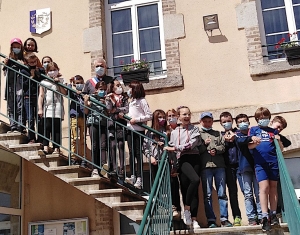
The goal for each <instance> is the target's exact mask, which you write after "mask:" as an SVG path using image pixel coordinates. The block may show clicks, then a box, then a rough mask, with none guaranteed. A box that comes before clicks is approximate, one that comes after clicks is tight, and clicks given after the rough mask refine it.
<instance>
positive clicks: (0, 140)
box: [0, 132, 27, 147]
mask: <svg viewBox="0 0 300 235" xmlns="http://www.w3.org/2000/svg"><path fill="white" fill-rule="evenodd" d="M26 142H27V137H26V136H25V135H22V134H21V133H20V132H18V133H4V134H0V144H1V145H3V146H5V147H8V146H9V145H18V144H23V143H26Z"/></svg>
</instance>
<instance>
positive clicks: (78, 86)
mask: <svg viewBox="0 0 300 235" xmlns="http://www.w3.org/2000/svg"><path fill="white" fill-rule="evenodd" d="M83 86H84V84H76V90H77V91H82V89H83Z"/></svg>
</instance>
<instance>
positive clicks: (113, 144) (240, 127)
mask: <svg viewBox="0 0 300 235" xmlns="http://www.w3.org/2000/svg"><path fill="white" fill-rule="evenodd" d="M34 52H35V53H37V44H36V41H35V40H34V39H33V38H29V39H27V40H26V41H25V43H24V46H23V44H22V42H21V40H20V39H18V38H14V39H12V40H11V47H10V55H9V58H6V59H5V61H4V63H5V64H6V65H7V66H8V67H10V69H7V68H6V67H5V68H4V70H5V72H6V77H7V80H6V89H5V98H6V100H7V109H8V116H9V118H10V127H11V130H10V131H9V132H16V131H20V132H23V131H24V127H25V126H26V122H27V125H28V128H29V131H28V140H29V143H34V142H39V143H42V144H43V146H44V147H43V150H40V151H39V154H41V155H42V154H43V155H45V154H48V153H49V151H50V150H49V140H51V141H52V142H53V148H54V153H59V152H60V147H59V146H60V145H61V123H62V121H63V120H64V113H65V110H64V102H63V96H62V95H66V94H67V93H68V94H69V96H70V98H71V102H70V110H69V115H70V117H69V118H70V123H71V125H70V129H71V130H70V131H71V153H72V154H71V164H81V165H82V166H83V167H86V166H87V164H86V161H85V158H86V157H87V153H86V151H87V148H86V132H87V130H88V131H89V136H90V140H91V153H92V154H91V155H92V159H91V160H92V161H93V163H94V165H96V166H101V167H103V168H104V169H106V170H109V171H112V174H118V176H119V177H123V176H124V174H125V172H124V171H125V165H124V164H125V162H124V153H125V140H126V141H127V143H128V149H129V154H130V155H129V156H130V159H129V161H130V177H127V178H126V179H125V181H127V182H128V183H131V184H133V185H134V186H135V187H137V188H141V187H142V185H143V182H142V176H143V174H142V167H141V166H142V160H143V154H144V155H145V156H146V157H148V159H149V162H151V168H152V174H153V176H155V174H156V171H157V166H158V162H159V160H160V156H161V154H162V152H163V150H167V151H168V152H169V159H170V163H171V167H172V169H171V176H172V177H171V186H172V202H173V208H174V211H173V215H174V217H178V216H179V211H180V202H179V201H180V198H179V196H178V190H177V189H178V188H179V184H180V188H181V192H182V198H183V202H184V213H183V220H184V222H185V224H187V225H192V226H193V227H194V229H195V228H199V227H200V226H199V224H198V222H197V220H196V217H197V210H198V204H199V199H198V187H199V184H200V180H201V182H202V190H203V195H204V205H205V213H206V217H207V222H208V227H210V228H214V227H217V225H216V216H215V213H214V211H213V204H212V184H213V181H214V182H215V187H216V191H217V194H218V202H219V207H220V220H221V225H222V226H226V227H230V226H233V225H235V226H240V225H241V212H240V209H239V204H238V198H237V191H238V187H237V182H238V184H239V186H240V189H241V191H242V192H243V194H244V197H245V207H246V214H247V217H248V221H249V224H250V225H256V224H258V223H261V224H262V228H263V230H264V231H269V230H270V229H271V224H272V225H276V224H278V218H277V217H276V207H277V182H278V179H279V170H278V162H277V155H276V149H275V144H274V139H275V138H278V140H279V142H280V143H281V146H282V144H283V145H284V147H287V146H288V145H289V144H290V143H289V142H288V141H286V140H285V141H280V139H282V138H283V136H280V135H279V132H280V131H282V130H283V129H284V128H286V126H287V123H286V121H285V119H284V118H283V117H281V116H276V117H275V118H274V119H273V120H272V121H270V119H271V113H270V111H269V110H268V109H266V108H259V109H258V110H257V111H256V112H255V115H254V116H255V120H256V121H257V124H258V125H257V126H255V127H251V128H250V122H249V118H248V116H247V115H245V114H239V115H237V116H236V117H235V122H236V126H237V128H233V122H234V118H233V117H232V115H231V114H230V113H228V112H223V113H222V114H221V115H220V123H221V125H222V126H223V128H224V131H222V132H219V131H216V130H213V129H212V126H213V123H214V120H213V116H212V114H211V113H210V112H204V113H202V114H201V115H200V124H201V127H200V128H198V127H197V126H195V125H193V124H191V112H190V109H189V108H188V107H186V106H180V107H178V108H177V110H176V111H175V110H174V109H170V110H168V111H167V112H164V111H163V110H160V109H158V110H155V111H154V112H153V113H152V112H151V111H150V108H149V105H148V103H147V101H146V99H145V90H144V88H143V85H142V84H141V83H140V82H131V83H130V85H129V90H128V91H127V92H125V91H124V90H123V87H122V85H121V83H120V81H118V80H116V79H112V78H111V77H109V76H107V75H106V62H105V60H103V59H96V60H95V61H94V66H95V73H96V75H95V77H93V78H91V79H89V80H88V81H86V82H84V79H83V78H82V76H80V75H76V76H74V77H72V78H71V79H70V84H69V85H68V86H69V88H70V89H73V92H68V91H67V89H65V88H64V87H62V86H61V85H60V84H63V83H64V80H63V79H62V78H61V74H60V72H59V68H58V66H57V64H56V63H55V62H53V61H52V59H51V57H49V56H46V57H44V58H43V59H42V63H41V62H40V61H39V59H38V57H37V56H36V55H35V53H34ZM10 59H13V60H15V61H18V62H21V63H24V65H25V66H26V67H23V66H20V65H19V64H17V63H14V61H12V60H10ZM42 74H45V75H47V76H48V78H47V79H45V77H44V76H42ZM28 77H29V78H30V79H29V78H28ZM124 114H126V115H128V116H129V117H130V118H131V119H130V120H129V121H127V120H126V119H124ZM105 117H109V119H106V118H105ZM37 120H39V123H42V124H41V125H39V126H38V130H37V133H38V134H37V138H36V134H35V122H36V121H37ZM114 121H115V122H114ZM147 121H152V126H151V127H152V128H153V129H154V130H156V131H157V132H161V133H164V134H165V135H164V136H167V137H168V139H169V145H168V146H164V145H165V144H164V143H165V141H166V140H165V138H164V137H162V135H158V134H157V133H153V132H151V131H148V132H147V133H145V128H144V127H143V125H141V124H146V123H147ZM126 126H127V127H126ZM143 135H145V136H146V137H147V138H141V136H143ZM278 136H279V137H278ZM280 137H281V138H280ZM108 145H109V146H108ZM117 148H118V151H117ZM108 152H109V154H108ZM117 152H118V154H117ZM117 155H118V156H119V160H117ZM107 156H109V159H108V157H107ZM118 161H119V165H118ZM108 162H109V163H110V165H108V164H107V163H108ZM135 162H136V164H135ZM136 166H137V167H136ZM99 174H101V172H99V171H98V168H94V170H93V171H92V176H99ZM177 176H179V177H177ZM178 178H179V181H178ZM226 185H227V187H228V192H229V199H230V205H231V209H232V214H233V216H234V223H233V224H232V223H231V222H229V220H228V198H227V195H226ZM253 191H254V195H255V200H254V196H253Z"/></svg>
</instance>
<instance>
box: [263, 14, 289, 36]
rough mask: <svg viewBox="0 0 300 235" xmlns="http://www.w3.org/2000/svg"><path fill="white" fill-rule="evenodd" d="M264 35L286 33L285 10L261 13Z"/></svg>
mask: <svg viewBox="0 0 300 235" xmlns="http://www.w3.org/2000/svg"><path fill="white" fill-rule="evenodd" d="M263 18H264V25H265V32H266V34H270V33H277V32H284V31H288V24H287V19H286V13H285V9H277V10H273V11H264V12H263Z"/></svg>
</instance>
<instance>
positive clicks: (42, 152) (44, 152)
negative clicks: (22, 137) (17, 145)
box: [38, 149, 49, 156]
mask: <svg viewBox="0 0 300 235" xmlns="http://www.w3.org/2000/svg"><path fill="white" fill-rule="evenodd" d="M48 154H49V153H48V151H46V150H43V149H39V150H38V155H39V156H46V155H48Z"/></svg>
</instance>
